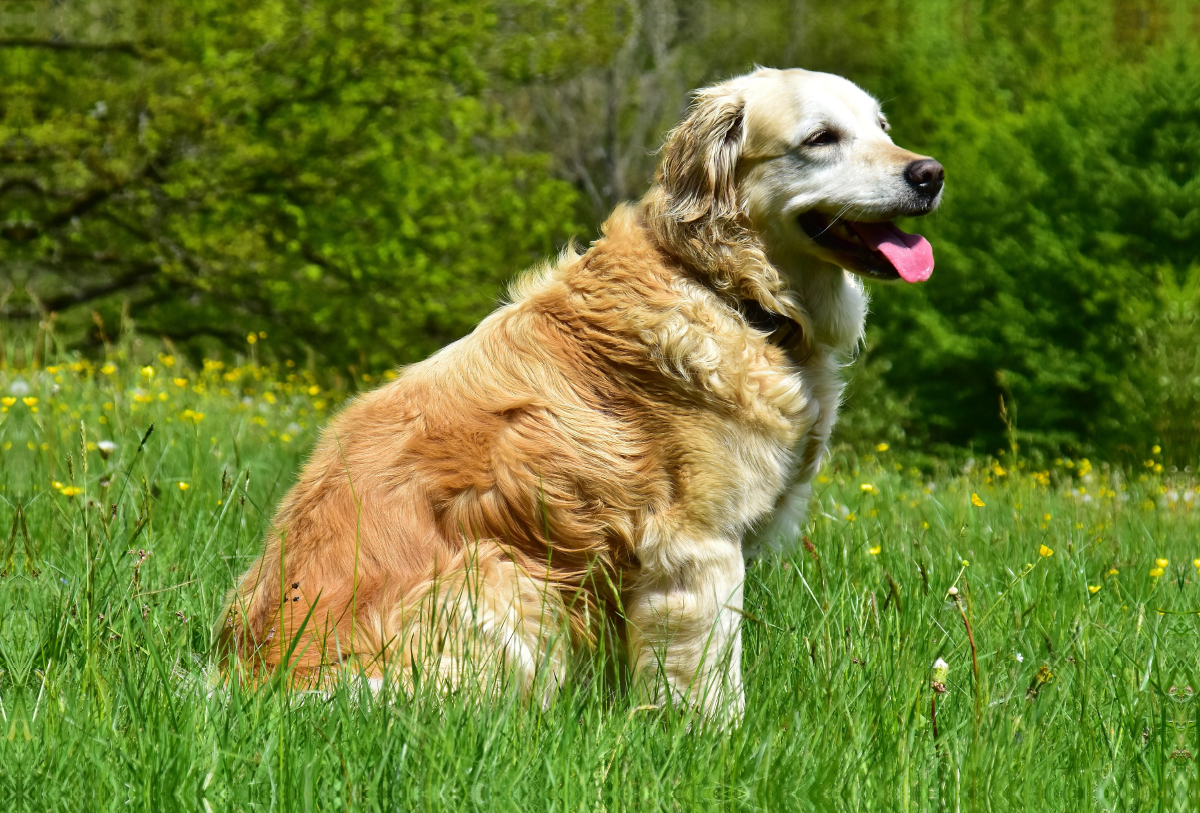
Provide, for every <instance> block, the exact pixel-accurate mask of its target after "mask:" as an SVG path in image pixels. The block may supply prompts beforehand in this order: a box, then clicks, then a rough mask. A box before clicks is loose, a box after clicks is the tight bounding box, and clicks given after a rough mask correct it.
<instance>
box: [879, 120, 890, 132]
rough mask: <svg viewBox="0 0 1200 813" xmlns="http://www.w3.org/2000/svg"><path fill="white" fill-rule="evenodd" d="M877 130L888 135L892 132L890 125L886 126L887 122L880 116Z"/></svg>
mask: <svg viewBox="0 0 1200 813" xmlns="http://www.w3.org/2000/svg"><path fill="white" fill-rule="evenodd" d="M879 128H880V129H881V130H883V131H884V132H885V133H890V132H891V131H892V125H890V124H888V120H887V119H885V118H883V117H882V116H881V117H880V118H879Z"/></svg>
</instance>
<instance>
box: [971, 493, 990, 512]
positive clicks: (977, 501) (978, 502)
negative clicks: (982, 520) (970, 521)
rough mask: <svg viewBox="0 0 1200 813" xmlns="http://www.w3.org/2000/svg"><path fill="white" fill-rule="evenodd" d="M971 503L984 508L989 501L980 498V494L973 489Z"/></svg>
mask: <svg viewBox="0 0 1200 813" xmlns="http://www.w3.org/2000/svg"><path fill="white" fill-rule="evenodd" d="M971 505H973V506H975V507H976V508H983V507H984V506H985V505H987V503H985V502H984V501H983V500H981V499H979V495H978V494H976V493H975V492H974V491H972V492H971Z"/></svg>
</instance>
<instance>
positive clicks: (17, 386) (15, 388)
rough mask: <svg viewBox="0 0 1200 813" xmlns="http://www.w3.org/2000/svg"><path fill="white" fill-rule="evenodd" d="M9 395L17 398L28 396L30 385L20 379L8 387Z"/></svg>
mask: <svg viewBox="0 0 1200 813" xmlns="http://www.w3.org/2000/svg"><path fill="white" fill-rule="evenodd" d="M8 393H9V395H15V396H17V397H18V398H20V397H21V396H22V395H28V394H29V384H27V383H26V382H25V379H23V378H18V379H17V380H16V381H14V382H13V383H11V384H9V385H8Z"/></svg>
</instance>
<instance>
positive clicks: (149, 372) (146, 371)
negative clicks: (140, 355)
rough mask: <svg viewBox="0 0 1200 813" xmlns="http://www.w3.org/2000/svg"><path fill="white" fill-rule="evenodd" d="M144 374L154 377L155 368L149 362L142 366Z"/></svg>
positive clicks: (147, 376)
mask: <svg viewBox="0 0 1200 813" xmlns="http://www.w3.org/2000/svg"><path fill="white" fill-rule="evenodd" d="M142 375H144V376H145V377H146V378H154V368H153V367H151V366H150V365H149V364H147V365H146V366H145V367H143V368H142Z"/></svg>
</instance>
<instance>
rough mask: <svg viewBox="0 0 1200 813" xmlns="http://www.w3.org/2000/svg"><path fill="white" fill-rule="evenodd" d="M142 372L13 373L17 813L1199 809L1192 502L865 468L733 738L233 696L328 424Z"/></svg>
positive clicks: (1171, 484)
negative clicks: (261, 601) (247, 572)
mask: <svg viewBox="0 0 1200 813" xmlns="http://www.w3.org/2000/svg"><path fill="white" fill-rule="evenodd" d="M128 349H129V351H130V354H125V353H124V352H123V351H122V349H121V348H116V349H115V352H114V355H113V356H112V357H111V358H110V359H108V360H107V363H105V362H103V361H102V362H100V363H97V364H91V363H87V362H84V361H81V360H72V359H67V360H66V361H65V362H64V363H62V364H61V365H56V366H52V367H47V368H41V369H36V368H27V369H22V370H19V371H8V372H0V393H13V392H15V391H19V392H21V393H23V394H22V395H19V396H18V395H11V394H8V395H5V396H4V397H5V398H6V399H7V400H5V401H4V402H3V403H0V528H3V529H4V531H3V537H2V539H3V542H4V544H5V547H4V549H3V550H2V551H0V560H2V561H0V570H2V572H0V607H3V608H4V611H3V613H0V709H2V711H3V716H2V718H0V719H2V720H3V727H2V728H0V765H2V766H3V770H0V808H3V809H5V810H18V811H20V810H57V809H70V810H93V809H95V810H99V809H105V810H108V809H114V808H118V807H119V808H121V809H129V810H143V811H161V810H196V811H207V810H240V809H250V808H252V807H262V808H264V809H266V808H272V807H273V808H274V809H277V810H327V809H332V810H343V809H350V810H454V811H462V810H488V811H494V810H501V811H508V810H512V811H522V812H523V811H529V810H575V811H605V810H607V811H624V810H629V811H646V810H689V811H691V810H731V809H736V810H745V811H750V810H771V811H778V810H797V809H799V810H813V809H816V810H853V811H873V810H880V811H896V810H905V809H908V810H941V809H947V810H950V809H961V810H989V811H1008V810H1029V811H1045V810H1051V809H1053V810H1057V809H1062V808H1064V807H1078V808H1079V809H1080V810H1097V811H1099V810H1112V809H1121V810H1130V811H1133V810H1167V809H1196V808H1197V807H1198V806H1200V776H1198V775H1197V762H1196V759H1195V755H1196V754H1197V753H1200V739H1198V736H1197V729H1196V726H1195V722H1194V718H1195V708H1196V703H1197V702H1198V701H1197V700H1196V697H1195V693H1194V692H1193V691H1192V689H1191V687H1196V686H1198V685H1200V683H1197V681H1198V680H1200V661H1198V660H1197V657H1198V656H1197V648H1196V646H1195V641H1196V636H1197V634H1200V629H1198V628H1197V623H1198V622H1197V615H1196V612H1195V611H1196V608H1197V607H1198V606H1200V603H1198V602H1200V588H1198V587H1197V585H1198V583H1200V582H1198V578H1197V575H1196V568H1195V567H1194V566H1193V564H1192V559H1193V558H1194V557H1195V556H1196V553H1197V552H1196V544H1195V540H1196V536H1197V533H1198V531H1200V514H1198V513H1197V511H1200V508H1198V507H1197V505H1196V503H1197V499H1196V486H1197V480H1196V477H1195V475H1194V474H1181V473H1175V474H1171V473H1169V472H1163V471H1161V470H1160V471H1159V472H1158V473H1155V471H1154V469H1153V467H1151V468H1141V469H1140V470H1141V471H1145V472H1146V474H1145V475H1138V474H1137V473H1136V472H1135V473H1126V472H1122V471H1121V470H1119V469H1114V468H1107V467H1103V466H1101V467H1096V468H1092V467H1091V465H1090V464H1088V463H1087V462H1086V461H1059V463H1060V465H1055V466H1051V467H1050V470H1049V471H1046V472H1038V471H1031V470H1028V469H1025V468H1023V467H1022V466H1020V465H1017V466H1011V465H1009V464H1008V461H1004V465H1005V466H1007V467H1008V468H1007V470H1005V469H1004V468H1003V467H1002V466H1001V465H1000V464H999V463H998V462H997V461H995V460H992V461H988V464H987V465H983V464H982V463H981V464H978V465H976V466H975V467H974V468H973V469H971V470H970V471H968V472H967V473H965V474H964V473H961V472H959V471H957V470H955V471H949V470H946V469H945V468H942V469H941V470H940V471H939V472H938V473H937V474H936V475H934V476H933V477H929V476H928V475H926V476H920V473H919V472H915V471H912V470H910V469H908V468H907V466H906V465H903V464H902V459H898V458H896V457H895V452H894V451H885V452H877V453H874V454H873V455H872V456H870V457H865V456H864V457H862V458H857V459H856V458H855V456H854V455H853V454H851V453H845V454H839V455H838V456H837V457H835V459H834V460H833V461H831V462H830V463H829V464H828V465H826V466H825V467H824V468H823V469H822V471H821V473H820V477H819V478H818V481H817V483H816V484H815V485H816V489H815V497H814V502H813V506H812V512H811V520H810V523H809V525H808V527H807V528H806V529H805V533H806V535H807V537H808V539H809V540H810V542H811V545H812V552H811V553H810V552H808V551H806V550H805V549H804V548H802V547H801V548H799V549H798V550H797V552H796V553H795V554H793V555H792V556H790V557H787V558H783V559H779V560H767V561H762V562H759V563H757V564H755V565H754V566H752V567H751V568H750V570H749V578H748V582H747V585H746V605H745V609H746V617H745V619H744V620H743V627H744V635H745V641H744V643H745V653H744V657H743V664H744V668H745V671H746V686H747V694H748V697H747V700H748V702H747V713H746V718H745V721H744V722H743V723H742V725H741V726H740V727H738V728H736V729H733V730H729V731H717V730H713V729H711V728H708V727H705V726H703V725H701V724H700V723H698V722H696V721H693V720H690V719H688V718H687V716H686V715H682V714H672V713H669V712H666V711H661V710H655V709H651V708H646V707H639V706H637V705H636V702H637V701H636V700H633V699H631V698H630V697H629V696H628V695H627V693H625V692H624V691H622V690H621V689H620V687H619V686H617V685H615V684H614V683H613V682H611V681H609V680H606V679H603V678H601V677H600V675H602V674H603V670H591V669H590V667H591V664H590V663H589V662H588V661H587V659H584V662H583V665H582V667H581V671H580V674H578V675H577V676H576V677H575V678H574V679H573V680H572V681H571V682H570V683H569V684H568V685H567V687H566V688H565V690H564V692H563V694H562V695H561V696H560V697H559V698H558V700H557V701H556V702H555V703H554V704H552V705H551V706H550V707H549V708H548V709H545V710H541V709H537V708H530V707H529V706H528V705H526V704H524V703H523V702H521V701H520V700H518V699H516V698H512V697H502V698H500V699H499V700H486V701H482V702H481V701H480V699H479V698H475V697H472V696H471V694H470V693H469V692H467V693H464V694H463V695H459V696H452V697H449V698H439V697H436V696H426V695H422V696H419V697H417V698H408V697H405V696H397V695H396V694H394V693H393V694H388V695H384V696H382V697H371V696H370V695H369V694H367V693H366V692H363V691H362V690H361V687H359V686H356V685H347V686H346V687H344V688H342V689H339V690H337V691H335V692H333V693H331V694H330V695H328V696H323V695H315V694H305V693H286V692H284V693H276V692H272V691H270V690H262V691H248V690H242V689H237V688H235V689H233V690H232V691H228V692H227V691H225V690H224V689H223V688H218V689H217V691H215V692H212V693H210V690H211V689H212V688H213V682H212V680H211V678H212V673H211V663H210V660H209V640H210V639H209V635H210V630H211V624H212V622H213V620H214V619H215V617H216V613H217V609H218V606H219V604H220V602H221V600H222V597H223V596H224V594H225V591H226V590H227V589H228V588H229V587H230V586H231V584H232V583H233V580H234V578H236V576H237V575H238V574H239V573H240V572H241V571H242V570H243V568H244V567H245V566H246V564H247V562H248V561H249V560H250V558H251V557H252V556H253V555H254V554H255V553H256V552H257V551H258V550H259V549H260V545H261V535H262V533H263V532H264V530H265V528H266V524H267V517H268V515H269V513H270V511H271V509H272V507H273V505H274V504H275V503H276V502H277V501H278V499H279V496H280V495H281V493H282V491H283V489H284V488H285V487H286V485H287V483H288V482H289V481H290V479H291V477H292V476H293V473H294V472H295V471H296V467H297V466H298V464H299V460H300V458H301V457H302V456H303V454H304V453H305V451H306V450H307V447H308V446H309V444H310V443H311V442H312V439H313V437H314V434H315V432H316V431H317V428H318V427H319V425H320V424H321V423H322V422H323V420H325V417H326V416H327V414H328V413H327V410H328V409H329V408H330V406H331V400H332V396H333V395H334V394H331V393H329V392H328V391H325V390H320V389H317V390H316V391H315V392H314V391H313V388H315V387H316V386H317V385H316V384H315V383H314V382H313V381H312V380H311V379H309V378H307V377H306V376H305V375H304V374H303V373H296V372H294V371H292V370H290V369H289V368H286V367H285V368H283V369H280V370H278V371H274V372H273V371H271V370H268V369H264V368H263V367H260V366H258V365H255V364H253V363H250V362H249V361H243V363H241V364H239V365H237V366H234V365H233V364H230V363H226V364H224V365H221V364H219V363H217V362H213V363H210V364H208V365H206V367H205V368H204V369H188V368H187V367H186V366H185V365H184V364H183V362H182V360H181V359H171V358H165V357H164V358H161V359H147V358H139V357H137V356H136V353H133V350H132V348H131V347H130V348H128ZM275 373H277V374H278V377H276V375H275ZM197 416H200V417H197ZM81 422H82V423H83V426H82V428H81V426H80V423H81ZM151 424H153V425H154V431H153V432H152V433H151V434H150V435H149V437H148V438H145V444H144V446H142V445H141V443H142V440H143V437H144V436H145V435H146V431H147V429H148V428H149V426H150V425H151ZM81 430H82V431H81ZM285 436H286V437H285ZM105 441H110V442H112V443H113V444H114V446H113V447H109V446H108V445H107V444H105V445H101V444H102V443H104V442H105ZM1001 460H1003V458H1001ZM1155 465H1156V466H1158V465H1159V464H1157V463H1156V464H1155ZM898 469H900V470H898ZM1001 472H1003V473H1001ZM181 484H182V485H183V486H186V488H182V487H181ZM972 494H975V495H977V496H978V497H979V502H981V503H983V505H982V506H977V505H974V504H973V503H972V500H971V496H972ZM10 529H11V532H10ZM1043 545H1044V546H1046V548H1047V550H1049V551H1052V553H1050V555H1048V556H1042V555H1041V554H1040V553H1039V551H1040V549H1041V548H1042V546H1043ZM1159 558H1162V559H1165V560H1167V562H1166V564H1165V565H1159V564H1158V562H1157V561H1156V560H1157V559H1159ZM968 563H969V564H968ZM1113 571H1116V572H1113ZM952 586H953V587H955V588H956V590H957V591H958V596H959V603H955V602H954V601H953V600H951V599H950V598H949V588H950V587H952ZM1092 588H1097V589H1095V591H1094V592H1093V590H1092ZM964 615H965V617H966V619H967V621H968V622H969V624H970V627H971V632H972V636H973V641H974V650H975V651H974V657H973V653H972V639H970V638H968V636H967V629H966V626H965V625H964ZM938 658H942V659H944V660H945V661H946V663H947V669H946V674H945V676H944V677H942V676H940V675H939V674H938V673H937V672H935V671H934V669H933V664H934V662H935V661H936V660H937V659H938ZM976 663H977V668H976V666H975V664H976ZM934 679H940V682H941V683H942V684H943V685H944V687H945V688H946V690H947V691H946V693H945V694H937V690H936V689H935V688H934V687H933V686H932V685H931V681H932V680H934ZM935 694H936V697H935ZM934 704H935V705H934ZM931 705H932V708H931ZM931 711H934V712H936V728H937V730H936V734H935V731H934V726H933V722H934V719H933V716H932V715H931ZM1189 800H1190V801H1189ZM1114 805H1117V806H1118V807H1114Z"/></svg>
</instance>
